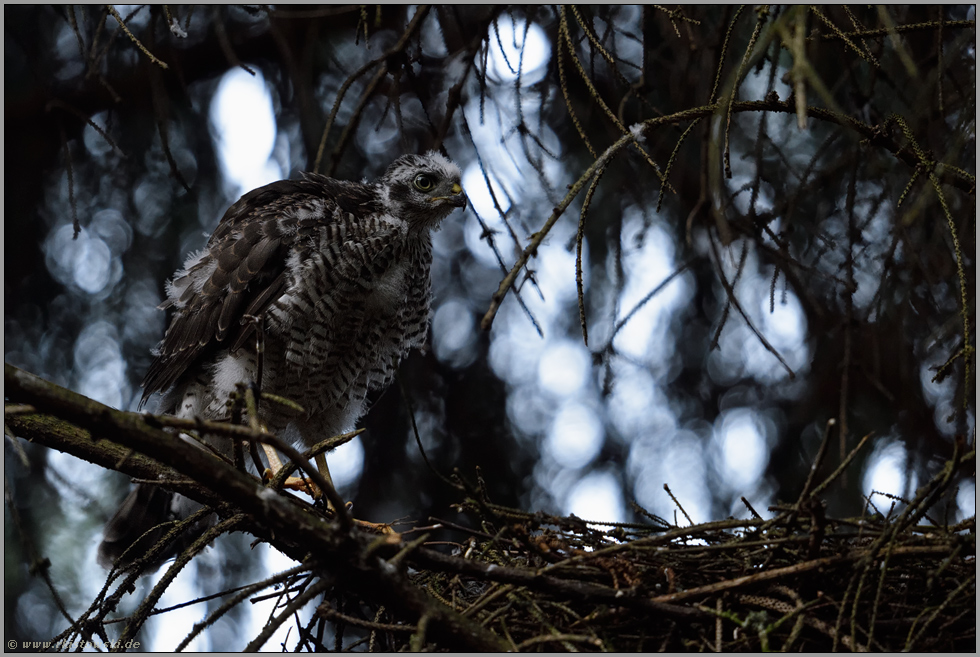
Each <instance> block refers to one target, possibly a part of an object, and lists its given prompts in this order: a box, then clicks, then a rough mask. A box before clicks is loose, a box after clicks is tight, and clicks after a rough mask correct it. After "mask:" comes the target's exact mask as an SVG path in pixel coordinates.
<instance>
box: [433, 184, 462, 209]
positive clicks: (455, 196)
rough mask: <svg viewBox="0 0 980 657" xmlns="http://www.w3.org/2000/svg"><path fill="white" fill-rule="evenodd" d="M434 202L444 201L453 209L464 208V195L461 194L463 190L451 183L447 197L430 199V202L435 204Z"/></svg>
mask: <svg viewBox="0 0 980 657" xmlns="http://www.w3.org/2000/svg"><path fill="white" fill-rule="evenodd" d="M436 201H445V202H446V203H448V204H449V205H451V206H453V207H454V208H465V207H466V194H464V193H463V188H462V187H460V185H459V183H453V186H452V188H451V189H450V190H449V196H435V197H433V198H432V202H433V203H435V202H436Z"/></svg>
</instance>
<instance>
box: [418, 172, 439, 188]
mask: <svg viewBox="0 0 980 657" xmlns="http://www.w3.org/2000/svg"><path fill="white" fill-rule="evenodd" d="M433 187H435V181H434V180H433V179H432V176H429V175H426V174H424V173H420V174H419V175H417V176H415V189H417V190H419V191H421V192H427V191H429V190H431V189H432V188H433Z"/></svg>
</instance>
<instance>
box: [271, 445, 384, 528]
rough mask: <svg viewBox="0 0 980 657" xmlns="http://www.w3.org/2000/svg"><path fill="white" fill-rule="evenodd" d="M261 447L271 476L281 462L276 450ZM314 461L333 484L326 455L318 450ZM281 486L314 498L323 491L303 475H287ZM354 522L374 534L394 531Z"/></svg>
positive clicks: (330, 506) (371, 524)
mask: <svg viewBox="0 0 980 657" xmlns="http://www.w3.org/2000/svg"><path fill="white" fill-rule="evenodd" d="M262 449H264V450H265V454H266V456H267V457H268V458H269V466H270V470H267V471H266V475H267V477H272V474H273V473H274V472H278V471H279V470H280V469H281V468H282V462H281V461H280V460H279V455H278V454H277V453H276V450H275V449H273V448H272V447H270V446H269V445H262ZM314 460H315V461H316V469H317V470H319V471H320V474H321V475H322V476H323V478H324V479H326V480H327V482H328V483H329V484H330V485H331V486H333V477H331V476H330V468H328V467H327V455H326V454H325V453H323V452H320V453H319V454H317V455H316V456H315V457H314ZM282 487H283V488H288V489H290V490H298V491H302V492H304V493H307V494H309V495H311V496H312V497H313V499H314V500H318V499H320V498H321V497H323V491H321V490H320V488H319V486H317V485H316V484H314V483H313V482H312V481H310V480H309V479H306V478H304V477H287V478H286V481H285V482H284V483H283V485H282ZM350 506H351V503H350V502H348V503H347V508H348V509H350ZM327 508H328V509H330V510H331V511H333V510H334V509H333V505H332V504H331V503H330V500H329V499H328V500H327ZM354 524H355V525H357V526H358V527H360V528H361V529H363V530H365V531H369V532H373V533H375V534H394V533H395V531H394V530H393V529H392V528H391V525H388V524H386V523H380V522H368V521H367V520H358V519H357V518H354Z"/></svg>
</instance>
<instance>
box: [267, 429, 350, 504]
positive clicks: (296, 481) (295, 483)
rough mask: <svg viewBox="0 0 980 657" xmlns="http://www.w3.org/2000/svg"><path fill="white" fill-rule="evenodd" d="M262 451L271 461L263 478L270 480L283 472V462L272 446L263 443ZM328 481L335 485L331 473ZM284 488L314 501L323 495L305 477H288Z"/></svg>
mask: <svg viewBox="0 0 980 657" xmlns="http://www.w3.org/2000/svg"><path fill="white" fill-rule="evenodd" d="M262 450H263V451H264V452H265V457H266V458H267V459H269V468H268V469H267V470H266V471H265V473H264V474H263V477H262V478H263V479H265V480H269V479H271V478H272V477H273V476H274V475H275V473H277V472H279V471H280V470H282V461H281V460H280V459H279V453H278V452H276V450H275V448H274V447H272V446H271V445H266V444H264V443H263V444H262ZM318 465H319V464H318ZM327 481H330V483H331V484H333V481H331V480H330V475H329V473H328V474H327ZM282 487H283V488H286V489H288V490H298V491H302V492H304V493H307V494H308V495H310V496H311V497H312V498H313V499H314V500H317V499H320V497H321V496H322V495H323V493H322V492H321V491H320V488H319V487H318V486H317V485H316V484H314V483H313V482H312V481H310V480H309V479H306V478H304V477H286V481H284V482H283V484H282Z"/></svg>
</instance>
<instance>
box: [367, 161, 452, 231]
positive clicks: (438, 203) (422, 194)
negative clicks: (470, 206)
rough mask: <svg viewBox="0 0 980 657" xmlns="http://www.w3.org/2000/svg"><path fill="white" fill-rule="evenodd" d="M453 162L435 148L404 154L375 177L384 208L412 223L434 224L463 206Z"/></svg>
mask: <svg viewBox="0 0 980 657" xmlns="http://www.w3.org/2000/svg"><path fill="white" fill-rule="evenodd" d="M460 177H461V174H460V171H459V167H458V166H456V164H455V163H454V162H453V161H451V160H449V159H447V158H446V157H444V156H443V155H441V154H440V153H438V152H436V151H429V152H428V153H426V154H425V155H403V156H402V157H400V158H398V159H397V160H395V161H394V162H392V163H391V166H389V167H388V170H387V171H385V173H384V175H383V176H382V177H381V178H380V179H379V180H378V186H379V187H380V190H381V193H382V197H383V199H384V205H385V209H386V210H387V211H388V212H389V213H390V214H392V215H393V216H396V217H399V218H401V219H404V220H405V221H407V222H409V224H410V225H411V226H413V227H418V228H435V227H436V226H437V225H438V224H439V222H440V221H442V220H443V219H445V218H446V216H447V215H448V214H449V213H450V212H452V211H453V210H454V209H456V208H464V207H466V195H465V194H463V187H462V185H460Z"/></svg>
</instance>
